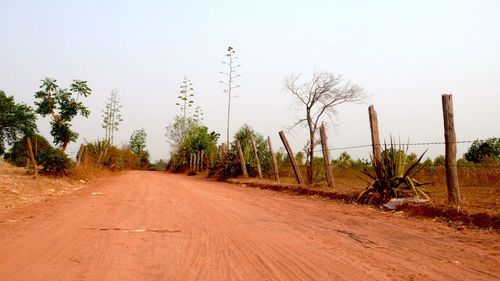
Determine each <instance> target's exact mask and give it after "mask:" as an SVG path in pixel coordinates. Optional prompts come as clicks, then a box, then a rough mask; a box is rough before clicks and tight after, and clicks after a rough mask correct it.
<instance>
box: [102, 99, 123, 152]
mask: <svg viewBox="0 0 500 281" xmlns="http://www.w3.org/2000/svg"><path fill="white" fill-rule="evenodd" d="M121 108H122V106H121V105H120V96H119V95H118V91H117V90H116V89H115V90H112V91H111V95H110V96H109V98H108V102H107V103H106V107H105V109H104V110H103V115H102V116H103V121H102V127H103V128H104V129H105V130H106V135H105V140H106V141H107V142H108V143H110V144H113V138H114V132H116V131H118V127H119V126H120V122H121V121H123V118H122V115H121V113H120V109H121Z"/></svg>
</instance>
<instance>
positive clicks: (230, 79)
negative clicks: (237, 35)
mask: <svg viewBox="0 0 500 281" xmlns="http://www.w3.org/2000/svg"><path fill="white" fill-rule="evenodd" d="M226 57H227V60H226V61H223V62H222V63H223V64H225V65H227V67H228V70H227V72H222V71H221V72H220V74H222V75H224V76H226V78H227V80H225V81H219V82H220V83H222V84H224V85H225V86H226V87H227V88H226V89H224V93H225V94H227V98H228V101H227V140H226V145H229V120H230V117H231V99H232V98H235V97H237V96H235V95H234V94H233V92H232V91H233V89H235V88H238V87H239V85H235V84H234V83H235V79H236V78H238V77H240V75H239V74H236V69H237V68H238V67H240V65H239V64H237V63H236V61H237V60H238V57H237V56H236V52H235V50H234V48H233V47H231V46H229V47H227V53H226Z"/></svg>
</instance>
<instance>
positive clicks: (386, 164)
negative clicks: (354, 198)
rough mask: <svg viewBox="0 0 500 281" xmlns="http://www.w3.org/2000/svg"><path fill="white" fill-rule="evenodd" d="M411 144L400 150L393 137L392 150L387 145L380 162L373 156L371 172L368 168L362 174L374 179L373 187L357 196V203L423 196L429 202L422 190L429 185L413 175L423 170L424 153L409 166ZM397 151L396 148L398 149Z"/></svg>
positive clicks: (370, 186)
mask: <svg viewBox="0 0 500 281" xmlns="http://www.w3.org/2000/svg"><path fill="white" fill-rule="evenodd" d="M408 147H409V145H408V144H407V145H402V144H398V145H397V147H396V145H395V144H394V142H393V139H392V138H391V144H390V147H389V148H388V147H387V144H386V143H384V151H383V152H382V154H381V157H380V160H379V159H377V158H376V157H373V156H371V160H372V169H373V171H369V170H367V169H366V168H365V170H364V171H363V173H364V174H365V175H367V176H368V177H370V178H371V179H372V181H371V183H370V185H369V186H368V187H367V188H366V189H365V190H364V191H362V192H361V193H360V194H359V196H358V201H359V202H362V203H371V202H372V201H373V200H374V199H376V198H377V199H378V200H380V201H382V202H383V201H386V200H388V199H391V198H401V197H420V198H424V199H430V198H429V196H428V195H427V194H425V192H423V191H422V190H421V189H420V188H419V187H420V186H423V185H425V184H426V183H421V182H419V181H417V180H416V179H415V178H414V176H415V174H417V173H418V172H419V171H420V170H421V169H422V167H423V166H422V165H419V164H420V162H421V161H422V158H423V157H424V155H425V152H427V150H426V151H425V152H424V153H422V155H420V157H418V158H417V159H416V160H415V161H413V162H412V163H411V164H410V165H406V164H407V163H406V162H407V153H408ZM396 148H397V149H396Z"/></svg>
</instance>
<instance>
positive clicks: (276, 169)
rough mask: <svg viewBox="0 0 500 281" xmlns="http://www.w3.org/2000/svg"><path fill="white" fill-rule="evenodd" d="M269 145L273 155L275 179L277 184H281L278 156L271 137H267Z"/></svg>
mask: <svg viewBox="0 0 500 281" xmlns="http://www.w3.org/2000/svg"><path fill="white" fill-rule="evenodd" d="M267 143H268V144H269V153H271V159H272V160H273V167H274V179H275V180H276V182H280V174H279V171H278V161H276V154H274V151H273V144H272V143H271V137H269V136H268V137H267Z"/></svg>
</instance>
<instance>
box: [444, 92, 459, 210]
mask: <svg viewBox="0 0 500 281" xmlns="http://www.w3.org/2000/svg"><path fill="white" fill-rule="evenodd" d="M452 97H453V96H452V95H446V94H444V95H442V97H441V98H442V103H443V119H444V140H445V143H446V144H445V146H446V153H445V169H446V184H447V186H448V202H449V203H453V204H455V205H457V206H458V204H460V187H459V184H458V173H457V135H456V134H455V124H454V121H453V99H452Z"/></svg>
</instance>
